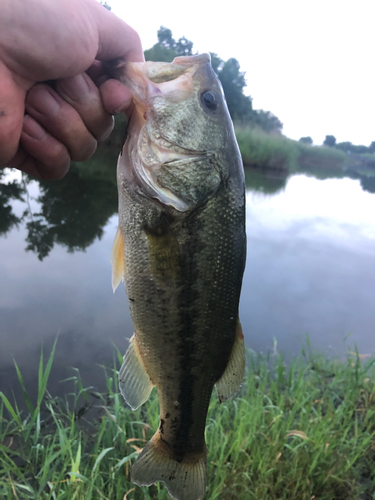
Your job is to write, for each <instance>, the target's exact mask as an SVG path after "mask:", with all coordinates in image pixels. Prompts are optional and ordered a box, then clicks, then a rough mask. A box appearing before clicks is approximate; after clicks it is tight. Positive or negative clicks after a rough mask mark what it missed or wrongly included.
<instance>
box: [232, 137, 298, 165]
mask: <svg viewBox="0 0 375 500" xmlns="http://www.w3.org/2000/svg"><path fill="white" fill-rule="evenodd" d="M236 137H237V142H238V146H239V148H240V151H241V155H242V159H243V162H244V166H245V167H246V166H248V167H261V168H271V169H276V170H283V171H285V172H289V171H292V170H294V169H295V168H296V165H297V163H296V161H297V157H298V151H297V149H296V147H295V146H294V144H293V142H294V141H292V140H290V139H287V138H286V137H284V136H282V135H279V134H275V135H272V134H267V133H266V132H263V131H262V130H260V129H257V128H236Z"/></svg>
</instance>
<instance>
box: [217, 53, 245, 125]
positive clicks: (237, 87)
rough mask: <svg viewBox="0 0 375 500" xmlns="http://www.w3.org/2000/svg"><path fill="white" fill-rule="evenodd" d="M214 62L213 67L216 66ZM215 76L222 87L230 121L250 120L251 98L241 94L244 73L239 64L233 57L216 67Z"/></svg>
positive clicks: (242, 121) (241, 121)
mask: <svg viewBox="0 0 375 500" xmlns="http://www.w3.org/2000/svg"><path fill="white" fill-rule="evenodd" d="M217 62H218V61H215V63H216V64H215V65H216V66H217ZM216 71H217V75H218V77H219V79H220V81H221V84H222V86H223V90H224V94H225V99H226V101H227V104H228V109H229V112H230V114H231V117H232V120H233V121H235V122H240V123H244V122H245V121H250V120H251V114H252V110H253V106H252V99H251V97H248V96H245V95H244V93H243V89H244V87H246V80H245V72H244V71H240V63H239V62H238V61H237V59H235V58H234V57H231V58H230V59H228V60H227V61H225V62H223V63H222V64H219V65H218V66H217V69H216Z"/></svg>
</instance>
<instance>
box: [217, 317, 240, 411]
mask: <svg viewBox="0 0 375 500" xmlns="http://www.w3.org/2000/svg"><path fill="white" fill-rule="evenodd" d="M244 374H245V344H244V336H243V333H242V328H241V323H240V321H239V320H238V324H237V330H236V339H235V341H234V345H233V349H232V352H231V355H230V357H229V361H228V364H227V366H226V368H225V371H224V373H223V375H222V376H221V377H220V379H219V380H218V381H217V382H216V390H217V394H218V396H219V400H220V403H222V402H223V401H225V400H226V399H229V398H233V397H234V396H235V395H236V394H237V392H238V391H239V390H240V388H241V384H242V381H243V377H244Z"/></svg>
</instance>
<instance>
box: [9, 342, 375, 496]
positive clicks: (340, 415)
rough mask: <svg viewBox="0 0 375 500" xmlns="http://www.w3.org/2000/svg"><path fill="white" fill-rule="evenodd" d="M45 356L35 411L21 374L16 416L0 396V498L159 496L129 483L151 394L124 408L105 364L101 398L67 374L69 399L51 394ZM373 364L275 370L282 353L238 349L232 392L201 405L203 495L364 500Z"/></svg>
mask: <svg viewBox="0 0 375 500" xmlns="http://www.w3.org/2000/svg"><path fill="white" fill-rule="evenodd" d="M53 352H54V351H52V353H51V355H50V357H49V359H48V360H47V363H46V364H45V366H44V363H43V359H41V364H40V367H39V393H38V400H37V404H36V406H35V407H34V406H32V405H31V403H30V401H29V399H28V396H27V392H26V390H25V387H24V384H23V380H22V375H21V373H20V371H18V376H19V380H20V383H21V386H22V388H23V390H24V397H25V399H26V402H27V406H28V411H27V413H25V414H22V413H21V412H20V411H19V410H18V407H17V404H16V403H12V402H10V401H9V400H8V399H7V398H6V397H5V396H4V395H3V394H1V395H0V401H1V404H0V419H1V429H0V456H1V459H0V498H4V499H9V500H10V499H17V498H18V499H22V500H23V499H59V500H60V499H69V500H74V499H85V500H90V499H98V500H99V499H111V500H112V499H113V500H117V499H118V500H120V499H121V500H124V499H125V500H126V499H127V500H141V499H146V500H149V499H160V500H165V499H167V498H168V495H167V493H166V490H165V488H164V486H163V485H162V484H157V485H153V486H151V487H150V488H145V487H143V488H139V487H138V486H135V485H133V484H132V483H131V482H130V481H129V469H130V464H131V463H132V462H133V461H134V460H135V458H136V456H137V455H138V453H139V451H140V449H141V448H142V447H143V446H144V444H145V442H146V441H147V440H148V439H149V438H150V437H151V436H152V434H153V433H154V431H155V430H156V429H157V426H158V402H157V397H156V395H155V394H154V393H153V394H152V396H151V398H150V400H149V401H148V402H147V403H146V404H145V405H144V407H142V408H141V409H139V410H137V411H136V412H132V411H131V410H129V409H128V408H125V406H124V403H123V400H122V397H121V395H119V393H118V391H117V370H116V368H114V369H103V376H104V377H105V379H106V384H107V391H106V394H102V395H100V394H97V393H96V392H95V391H94V389H93V388H84V387H83V386H82V382H81V380H80V378H79V374H78V373H77V375H76V376H75V377H73V380H74V382H75V391H74V393H73V394H71V395H67V397H66V398H65V399H60V398H54V397H52V396H51V395H50V394H49V393H48V391H47V379H48V375H49V373H50V370H51V367H52V359H53ZM118 358H119V359H118V363H119V362H121V356H118ZM374 362H375V360H373V359H372V360H367V361H365V362H362V361H361V359H360V356H359V355H358V353H354V354H349V355H348V357H347V359H346V360H344V361H338V360H330V359H328V358H326V357H324V356H321V355H318V354H312V353H311V352H310V351H309V349H308V348H306V349H303V350H302V352H301V354H300V356H299V357H298V358H297V359H295V360H293V361H291V362H290V363H289V364H288V365H286V364H285V362H284V359H283V356H282V355H281V354H274V355H272V356H263V355H262V354H256V353H255V352H252V351H251V352H248V370H247V374H246V378H245V382H244V385H243V388H242V391H241V394H240V396H239V397H237V398H236V399H234V400H233V401H228V402H226V403H224V404H221V405H220V404H219V403H218V401H217V398H216V395H214V396H213V398H212V402H211V405H210V409H209V414H208V419H207V429H206V440H207V446H208V489H207V493H206V497H205V498H206V499H210V500H215V499H217V500H234V499H241V500H249V499H254V500H255V499H257V500H259V499H262V500H276V499H277V500H283V499H285V500H286V499H288V500H312V499H320V500H334V499H337V500H349V499H350V500H360V499H361V500H363V499H372V498H375V477H374V476H375V467H374V465H375V464H374V456H375V370H374ZM82 401H83V404H82ZM93 401H94V402H95V404H94V405H93ZM89 407H91V410H90V411H89V412H87V413H85V412H86V411H87V409H88V408H89ZM90 412H93V413H94V416H93V417H92V418H91V419H89V418H87V417H88V416H90ZM95 415H96V417H95ZM192 500H193V499H192Z"/></svg>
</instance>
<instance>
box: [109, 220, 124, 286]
mask: <svg viewBox="0 0 375 500" xmlns="http://www.w3.org/2000/svg"><path fill="white" fill-rule="evenodd" d="M111 264H112V288H113V293H115V290H116V288H117V287H118V286H119V284H120V281H121V280H122V278H123V277H124V275H125V262H124V238H123V236H122V233H121V229H120V228H119V227H118V228H117V232H116V236H115V241H114V242H113V246H112V253H111Z"/></svg>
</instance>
